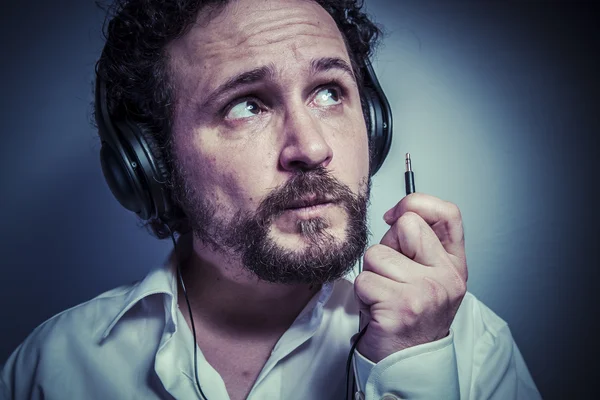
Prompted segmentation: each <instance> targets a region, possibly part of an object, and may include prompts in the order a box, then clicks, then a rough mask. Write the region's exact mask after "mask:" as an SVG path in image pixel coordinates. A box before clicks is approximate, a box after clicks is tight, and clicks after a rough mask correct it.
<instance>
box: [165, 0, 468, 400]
mask: <svg viewBox="0 0 600 400" xmlns="http://www.w3.org/2000/svg"><path fill="white" fill-rule="evenodd" d="M201 14H202V15H201V16H200V17H199V18H198V22H197V24H196V25H195V26H194V27H193V28H192V29H191V30H190V31H189V32H188V33H187V34H186V35H184V36H183V37H182V38H180V39H178V40H177V41H175V42H174V43H172V44H171V45H170V46H169V48H168V55H169V57H170V67H171V70H172V74H173V83H174V85H175V87H176V90H177V103H176V107H175V116H174V129H173V141H174V151H175V158H176V163H177V164H178V167H179V168H180V171H181V174H182V177H183V178H184V179H185V181H186V183H187V186H188V190H190V191H192V192H193V193H192V194H193V195H194V196H196V197H198V198H201V199H202V201H204V202H205V203H207V204H211V205H213V206H215V207H214V215H213V217H214V219H215V220H221V221H224V223H225V222H229V221H230V220H231V219H232V218H233V217H234V215H235V214H236V213H238V212H239V211H242V212H248V213H253V212H256V210H257V208H258V206H259V204H260V202H261V200H263V199H264V198H265V197H266V196H268V194H269V193H270V192H271V191H272V190H273V189H274V188H277V187H279V186H281V185H283V184H285V183H286V182H287V181H289V180H290V179H291V178H292V177H293V176H294V175H295V174H297V173H298V171H299V170H303V171H309V170H311V169H315V168H325V169H326V170H328V171H329V172H330V173H331V175H332V176H333V177H335V179H337V180H338V181H339V182H340V183H342V184H344V185H346V186H347V187H348V188H350V190H351V191H352V192H353V193H355V194H359V193H361V191H364V190H365V185H366V182H367V177H368V170H369V160H368V141H367V134H366V126H365V122H364V119H363V115H362V111H361V106H360V99H359V94H358V89H357V86H356V83H355V81H354V78H353V76H352V74H348V73H347V72H345V71H343V70H342V69H340V68H333V69H329V70H327V71H320V72H316V73H311V62H312V61H314V60H318V59H323V58H337V59H339V60H342V61H344V62H345V63H346V64H348V65H350V58H349V56H348V53H347V50H346V47H345V45H344V42H343V39H342V36H341V34H340V32H339V30H338V29H337V27H336V25H335V23H334V21H333V20H332V19H331V17H330V16H329V15H328V14H327V13H326V12H325V11H324V10H323V9H321V8H320V6H318V5H317V4H316V3H314V2H311V1H303V0H283V1H281V0H280V1H277V0H264V1H262V0H261V1H256V0H239V1H235V2H233V3H231V4H230V5H228V6H227V7H226V8H225V9H224V10H222V11H221V12H219V13H218V14H215V15H211V16H210V17H209V16H207V15H206V14H205V13H201ZM265 66H266V67H269V68H270V70H271V71H270V72H272V74H267V78H265V79H263V80H261V81H260V82H255V83H253V84H251V85H246V86H244V87H243V88H240V89H236V90H234V91H232V92H228V93H227V94H226V95H223V96H214V93H215V90H216V89H217V88H218V87H219V86H221V85H222V84H223V83H224V82H226V81H227V80H228V79H230V78H232V77H234V76H236V75H237V74H240V73H242V72H245V71H249V70H252V69H255V68H260V67H265ZM332 87H333V88H335V90H338V91H339V94H340V96H339V98H338V97H337V96H333V95H332V93H331V92H329V91H328V89H329V88H332ZM332 96H333V97H332ZM248 99H251V100H252V101H256V100H258V101H257V102H256V103H254V104H249V103H244V101H246V100H248ZM338 100H339V101H338ZM240 104H241V105H240ZM248 107H250V108H248ZM303 213H304V214H303ZM311 215H312V216H313V217H314V216H319V217H321V218H323V219H324V220H325V221H326V222H327V224H326V228H324V231H323V234H327V235H330V237H332V238H333V240H334V241H335V242H337V243H343V242H344V240H345V239H346V233H345V229H346V227H347V225H348V216H347V213H346V212H345V211H344V210H343V209H342V208H340V207H338V206H336V205H329V206H326V207H322V208H320V209H318V210H311V211H309V210H303V211H301V212H297V213H296V212H295V213H291V212H289V213H284V214H282V215H281V216H279V217H278V218H276V219H275V220H274V221H272V223H271V225H270V227H269V235H270V237H271V238H272V239H273V240H274V241H275V242H276V243H277V244H278V245H279V246H281V247H283V248H286V249H289V250H291V251H298V252H302V251H303V250H306V249H307V248H308V246H310V245H311V241H310V240H307V239H306V237H303V235H302V234H301V232H299V230H298V226H297V224H296V222H297V220H298V219H301V218H309V217H310V216H311ZM385 220H386V222H388V224H390V230H389V231H388V232H387V233H386V235H385V236H384V238H383V239H382V241H381V244H380V245H376V246H373V247H372V248H370V249H369V250H368V251H367V253H366V254H365V257H364V261H365V263H364V267H365V268H364V270H365V271H364V272H363V273H362V274H361V275H360V276H359V277H358V278H357V280H356V283H355V293H356V297H357V300H358V302H359V304H360V306H361V311H362V312H363V314H365V315H366V316H368V320H370V323H369V327H368V329H367V331H366V334H365V336H364V337H363V338H362V339H361V341H360V343H359V346H358V349H359V351H360V352H361V353H362V354H363V355H364V356H365V357H367V358H369V359H371V360H372V361H374V362H378V361H380V360H381V359H383V358H385V357H386V356H388V355H390V354H392V353H394V352H397V351H399V350H402V349H405V348H407V347H411V346H415V345H419V344H422V343H427V342H430V341H433V340H437V339H440V338H442V337H444V336H446V335H447V334H448V332H449V327H450V324H451V322H452V320H453V318H454V315H455V313H456V310H457V308H458V306H459V304H460V301H461V300H462V297H463V296H464V293H465V290H466V279H467V273H466V270H467V269H466V260H465V255H464V239H463V232H462V223H461V217H460V212H459V211H458V208H457V207H456V206H454V205H452V204H450V203H447V202H444V201H442V200H440V199H436V198H433V197H431V196H426V195H423V194H413V195H410V196H407V197H406V198H405V199H403V200H402V201H400V202H399V203H398V204H397V205H396V206H395V207H394V208H393V209H392V210H390V211H388V213H386V215H385ZM215 229H218V226H217V227H216V228H215ZM193 249H194V251H193V252H192V255H191V257H190V259H189V260H187V261H186V268H185V273H184V279H185V281H186V286H187V288H188V291H189V293H190V302H191V304H192V313H193V315H194V320H195V321H196V326H197V331H198V332H197V341H198V344H199V345H200V347H201V348H202V351H203V353H204V354H205V357H206V358H207V360H208V361H209V362H210V363H211V365H213V367H215V368H216V369H217V370H218V372H219V373H220V374H221V375H222V376H223V379H224V381H225V384H226V387H227V390H228V392H229V394H230V397H231V398H232V399H237V398H245V397H246V396H247V394H248V393H249V390H250V388H251V387H252V384H253V382H254V380H255V379H256V376H257V375H258V373H259V372H260V369H262V366H263V365H264V362H265V361H266V359H267V358H268V356H269V354H270V351H271V349H272V348H273V346H274V345H275V343H276V342H277V340H278V339H279V337H280V336H281V335H282V334H283V333H284V332H285V330H286V329H287V328H288V327H289V326H290V324H291V323H292V322H293V320H294V319H295V317H296V316H297V315H298V313H299V312H300V311H301V309H302V308H303V307H304V305H305V304H306V303H307V302H308V300H309V299H310V298H311V297H312V296H313V295H314V293H316V292H317V291H318V289H319V286H318V285H310V284H276V283H270V282H265V281H261V280H259V279H257V277H256V276H254V275H253V274H251V273H250V272H249V271H247V269H245V268H244V267H243V265H242V262H241V260H240V259H239V258H236V257H235V256H234V255H232V254H231V253H228V252H227V249H223V248H221V249H219V248H218V246H216V247H215V246H214V245H210V243H207V241H204V240H201V239H200V238H199V237H194V242H193ZM180 293H181V291H180ZM179 303H180V307H185V301H184V300H183V299H182V298H181V297H180V299H179ZM182 309H183V308H182ZM186 318H188V317H187V316H186ZM188 323H189V319H188ZM248 343H252V346H248ZM224 348H226V349H231V352H225V351H223V350H222V349H224ZM233 355H234V356H235V363H232V362H231V359H232V358H233V357H232V356H233ZM234 364H235V365H234Z"/></svg>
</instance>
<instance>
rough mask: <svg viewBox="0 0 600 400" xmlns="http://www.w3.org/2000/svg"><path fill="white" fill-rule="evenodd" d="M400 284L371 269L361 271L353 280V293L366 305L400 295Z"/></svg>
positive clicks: (369, 305)
mask: <svg viewBox="0 0 600 400" xmlns="http://www.w3.org/2000/svg"><path fill="white" fill-rule="evenodd" d="M400 288H401V284H399V283H398V282H394V281H393V280H391V279H389V278H386V277H384V276H381V275H378V274H376V273H374V272H371V271H363V272H361V273H360V274H358V276H357V277H356V279H355V280H354V294H355V295H356V297H357V298H358V299H359V300H360V301H361V302H362V303H363V305H364V306H366V307H371V306H372V305H373V304H377V303H382V302H384V301H387V300H388V299H390V298H392V297H396V296H400V293H401V290H400Z"/></svg>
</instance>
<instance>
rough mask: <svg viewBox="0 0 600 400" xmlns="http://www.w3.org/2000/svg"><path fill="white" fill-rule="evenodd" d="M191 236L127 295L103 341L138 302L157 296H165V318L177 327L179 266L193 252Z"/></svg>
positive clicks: (184, 237) (184, 236) (173, 326)
mask: <svg viewBox="0 0 600 400" xmlns="http://www.w3.org/2000/svg"><path fill="white" fill-rule="evenodd" d="M191 239H192V238H191V234H190V235H183V236H182V237H180V238H179V239H178V240H177V248H176V251H171V253H170V254H169V257H168V258H167V261H166V262H165V264H164V265H162V266H160V267H159V268H156V269H154V270H152V271H150V273H149V274H148V275H146V277H145V278H144V279H143V280H141V281H139V282H137V283H135V284H134V285H133V286H132V287H131V288H130V290H129V292H128V293H127V294H126V296H125V299H124V300H123V305H122V306H121V308H120V309H119V312H118V313H117V314H116V315H115V316H114V318H113V319H112V320H111V322H110V324H109V325H108V327H107V328H106V329H105V330H104V333H103V334H102V337H101V339H100V340H101V341H102V340H104V339H106V338H107V337H108V335H110V332H111V331H112V329H113V328H114V327H115V325H116V324H117V323H118V322H119V321H120V320H121V318H122V317H123V316H124V315H125V314H126V313H127V312H128V311H129V310H130V309H131V308H133V307H134V306H135V305H136V304H137V303H138V302H140V301H141V300H143V299H144V298H146V297H148V296H152V295H156V294H162V295H164V306H165V317H166V323H167V325H166V326H168V327H171V329H176V327H177V318H176V311H177V279H176V278H177V266H178V264H179V263H180V262H182V261H185V258H186V255H189V254H190V251H191V247H192V244H191V241H192V240H191Z"/></svg>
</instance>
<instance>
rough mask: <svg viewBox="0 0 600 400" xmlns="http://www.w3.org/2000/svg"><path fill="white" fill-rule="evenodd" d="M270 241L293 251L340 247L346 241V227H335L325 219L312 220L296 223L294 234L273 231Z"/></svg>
mask: <svg viewBox="0 0 600 400" xmlns="http://www.w3.org/2000/svg"><path fill="white" fill-rule="evenodd" d="M270 236H271V237H270V239H271V240H272V241H273V243H275V244H277V245H278V246H280V247H282V248H284V249H288V250H291V251H295V250H296V251H297V250H301V249H306V248H307V247H311V246H314V245H318V246H319V247H338V246H340V245H341V244H342V243H344V241H345V240H346V236H347V235H346V231H345V227H334V226H331V225H330V224H329V222H328V221H327V220H325V219H324V218H312V219H306V220H300V221H297V222H296V229H295V230H294V232H293V233H292V232H289V233H287V232H286V233H283V232H276V230H271V235H270Z"/></svg>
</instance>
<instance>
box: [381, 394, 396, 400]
mask: <svg viewBox="0 0 600 400" xmlns="http://www.w3.org/2000/svg"><path fill="white" fill-rule="evenodd" d="M381 400H400V398H399V397H397V396H395V395H393V394H389V393H386V394H384V395H383V397H382V398H381Z"/></svg>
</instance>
